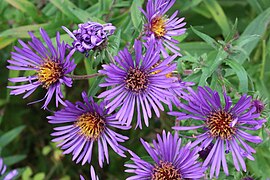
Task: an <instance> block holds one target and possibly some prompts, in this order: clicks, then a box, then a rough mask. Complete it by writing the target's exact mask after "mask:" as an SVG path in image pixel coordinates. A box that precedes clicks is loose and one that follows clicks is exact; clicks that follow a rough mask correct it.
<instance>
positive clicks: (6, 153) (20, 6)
mask: <svg viewBox="0 0 270 180" xmlns="http://www.w3.org/2000/svg"><path fill="white" fill-rule="evenodd" d="M144 5H145V2H144V1H143V0H125V1H123V0H50V1H47V0H0V125H1V128H0V155H1V156H2V157H5V162H6V164H7V165H10V166H11V167H12V168H20V173H21V174H22V179H66V180H68V179H78V178H79V177H78V175H79V174H83V175H84V176H85V177H89V166H88V165H86V166H83V167H82V166H81V165H76V164H75V163H73V162H72V161H71V156H69V155H66V156H63V155H61V151H60V150H59V149H58V148H56V145H55V144H54V143H52V142H51V137H50V133H52V128H53V127H52V126H51V125H49V124H48V123H47V120H46V116H48V115H50V114H51V113H50V112H48V111H43V110H41V109H40V107H41V104H34V105H31V106H27V105H26V104H27V103H28V102H31V101H33V100H34V99H37V98H41V97H42V96H43V95H44V91H42V90H40V91H38V92H36V93H35V94H34V95H32V96H30V98H28V99H26V100H22V98H21V97H20V96H9V90H7V89H6V86H7V85H8V78H9V77H15V76H18V75H19V74H18V72H17V71H9V70H8V69H7V68H6V66H7V61H6V60H7V59H9V58H10V52H12V51H14V49H13V46H14V45H18V43H17V40H18V39H23V40H25V41H26V40H28V39H29V36H28V34H27V32H28V31H34V32H35V34H36V35H37V36H39V33H38V29H39V28H40V27H43V28H44V29H45V30H46V31H47V32H48V33H49V35H50V37H52V39H54V37H55V34H56V31H60V33H61V39H63V40H65V41H67V42H71V41H72V40H71V38H69V36H68V35H67V34H66V33H65V32H64V31H63V30H62V29H61V26H66V27H68V28H69V29H76V28H77V24H78V23H82V22H85V21H87V20H90V19H91V20H93V21H99V22H103V21H106V22H111V23H113V25H115V26H116V27H117V31H116V33H115V35H114V36H112V37H110V42H109V44H110V46H109V48H108V51H107V52H105V53H103V54H95V55H92V56H91V57H90V58H88V59H85V58H84V57H83V56H82V55H80V54H76V55H75V59H76V63H77V64H78V66H77V68H76V70H75V72H74V74H92V73H95V72H97V70H98V69H99V68H100V64H101V63H106V62H108V61H109V58H111V56H114V55H116V53H117V52H118V50H119V49H122V48H123V47H124V46H126V45H130V44H132V43H133V40H134V38H135V37H138V35H139V33H140V31H141V29H142V23H143V22H142V20H143V18H142V15H141V13H140V11H139V10H138V9H137V7H138V6H143V7H144ZM175 10H180V12H181V13H180V16H184V17H186V22H187V25H186V27H187V28H188V30H187V33H186V35H184V36H181V37H179V38H178V39H179V40H181V41H182V42H181V43H180V45H179V46H180V47H181V52H182V54H183V57H182V58H179V59H178V71H179V74H180V76H181V77H182V78H183V79H184V80H185V81H193V82H195V83H196V86H197V85H210V86H211V87H212V88H213V89H216V90H218V91H220V92H221V91H222V88H223V89H226V90H227V91H228V92H229V93H231V95H233V96H234V98H235V99H237V98H238V97H239V94H242V93H248V94H250V95H253V94H254V93H255V92H256V94H259V95H260V96H261V97H263V99H265V98H269V97H270V91H269V89H270V83H269V82H270V68H269V67H270V57H269V55H270V36H269V35H270V31H269V22H270V1H269V0H177V2H176V3H175V5H174V6H173V8H172V9H171V10H170V13H169V14H171V13H172V12H174V11H175ZM93 59H95V60H93ZM100 81H102V79H101V78H96V79H90V80H88V83H85V81H75V82H74V86H73V88H70V89H66V90H65V94H66V98H67V99H68V100H70V101H72V102H75V101H77V100H80V98H81V97H80V94H81V92H82V91H83V90H85V91H88V92H89V94H91V95H96V94H98V93H99V92H100V91H101V89H100V88H98V86H97V84H98V83H99V82H100ZM52 104H53V103H52ZM50 109H51V110H54V107H53V106H51V108H50ZM265 116H266V117H269V116H268V115H267V113H266V114H265ZM173 124H174V119H173V118H172V117H169V116H167V115H166V113H162V115H161V120H159V119H156V118H153V120H152V121H151V123H150V127H149V128H144V129H143V130H142V131H140V130H130V131H128V132H124V134H126V135H128V136H129V137H130V140H129V141H128V142H127V143H126V144H125V146H126V147H128V148H130V149H131V150H133V151H135V152H136V153H137V154H139V155H141V156H146V155H147V154H146V152H145V151H144V150H143V148H142V146H141V145H140V142H139V138H140V137H143V138H144V139H146V140H148V141H150V140H152V139H153V138H155V136H156V135H155V134H156V133H160V132H161V130H162V129H166V130H170V127H171V126H173ZM268 127H269V125H268V124H266V126H265V127H264V128H263V129H262V130H260V131H259V135H260V136H261V137H263V139H264V142H263V143H262V144H260V145H258V146H256V147H255V148H256V150H257V154H256V155H255V159H256V160H255V161H254V162H251V161H248V172H247V173H244V172H240V173H236V172H235V170H233V169H231V170H230V172H231V176H229V177H225V176H224V173H222V174H221V176H220V178H219V179H241V178H243V177H246V176H253V177H254V178H256V179H266V178H270V171H269V169H270V156H269V153H270V146H269V144H270V142H269V134H270V133H269V130H268ZM94 153H95V154H96V152H94ZM94 157H95V158H96V157H97V156H96V155H95V156H94ZM95 158H94V161H93V164H94V166H95V167H96V171H97V172H98V174H99V175H100V177H101V179H124V178H125V177H127V174H125V173H124V167H123V164H124V162H126V161H128V159H122V158H120V157H118V156H117V155H116V154H115V153H113V152H111V153H110V161H111V162H110V165H109V166H105V167H104V169H100V168H98V164H97V163H96V162H95ZM145 158H147V157H145ZM229 163H230V162H229ZM267 169H268V171H267Z"/></svg>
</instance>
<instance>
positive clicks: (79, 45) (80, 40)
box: [62, 21, 116, 53]
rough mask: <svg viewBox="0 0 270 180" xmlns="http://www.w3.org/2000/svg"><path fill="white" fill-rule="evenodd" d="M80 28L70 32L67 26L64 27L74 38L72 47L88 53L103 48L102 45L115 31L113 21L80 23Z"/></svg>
mask: <svg viewBox="0 0 270 180" xmlns="http://www.w3.org/2000/svg"><path fill="white" fill-rule="evenodd" d="M78 27H79V29H77V30H74V31H73V33H72V32H70V30H68V29H67V28H66V27H64V26H62V28H63V29H64V30H65V31H66V32H67V33H68V34H69V35H70V37H71V38H73V40H74V41H73V43H72V46H73V47H71V48H74V49H76V50H77V51H79V52H81V53H88V52H89V51H90V50H92V49H93V50H95V49H98V48H100V49H102V47H101V46H102V45H106V43H107V39H108V36H110V35H112V34H113V33H114V31H115V29H116V28H115V26H113V25H112V24H111V23H107V24H100V23H97V22H90V21H89V22H86V23H84V24H79V25H78Z"/></svg>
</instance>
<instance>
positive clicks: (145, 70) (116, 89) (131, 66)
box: [98, 40, 176, 128]
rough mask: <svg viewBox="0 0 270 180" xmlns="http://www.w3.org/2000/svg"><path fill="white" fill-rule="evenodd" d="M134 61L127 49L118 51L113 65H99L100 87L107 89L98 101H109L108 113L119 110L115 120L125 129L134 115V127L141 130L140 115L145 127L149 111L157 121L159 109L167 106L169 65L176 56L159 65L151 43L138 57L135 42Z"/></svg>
mask: <svg viewBox="0 0 270 180" xmlns="http://www.w3.org/2000/svg"><path fill="white" fill-rule="evenodd" d="M134 49H135V60H133V58H132V55H131V54H130V52H128V49H127V48H125V49H124V50H122V51H120V52H119V54H118V56H115V61H116V63H115V64H113V63H110V64H109V65H103V70H100V71H99V72H100V73H101V74H105V75H106V76H107V78H105V81H106V82H105V83H102V84H100V86H101V87H111V89H109V90H107V91H105V92H103V93H101V94H100V95H99V96H98V97H99V98H103V97H105V100H110V103H108V104H107V106H106V108H109V113H110V112H113V111H114V110H116V109H117V108H118V107H119V110H118V112H117V113H116V118H117V119H119V120H120V121H121V122H122V123H123V124H127V125H128V126H129V125H130V124H131V121H132V118H133V115H134V111H137V125H136V128H137V127H140V128H142V120H141V113H142V115H143V120H144V122H145V124H146V126H148V125H149V122H148V119H149V118H151V117H152V112H151V110H152V109H154V111H155V114H156V115H157V116H158V117H159V116H160V113H159V109H160V110H162V111H163V110H164V108H163V105H162V104H161V102H164V103H166V104H168V99H170V97H171V96H172V94H171V93H170V92H169V91H168V88H170V87H171V86H172V83H173V81H174V78H171V77H167V76H166V74H168V73H171V72H172V71H173V70H174V69H175V68H176V64H175V63H171V62H172V61H173V60H174V58H175V57H176V56H169V57H168V58H166V59H164V60H163V61H161V60H160V49H159V47H155V45H154V43H151V44H150V46H149V47H148V49H147V50H146V53H145V55H142V44H141V42H140V41H137V40H136V41H135V44H134Z"/></svg>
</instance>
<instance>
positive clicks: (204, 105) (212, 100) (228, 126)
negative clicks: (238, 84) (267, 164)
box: [169, 87, 265, 178]
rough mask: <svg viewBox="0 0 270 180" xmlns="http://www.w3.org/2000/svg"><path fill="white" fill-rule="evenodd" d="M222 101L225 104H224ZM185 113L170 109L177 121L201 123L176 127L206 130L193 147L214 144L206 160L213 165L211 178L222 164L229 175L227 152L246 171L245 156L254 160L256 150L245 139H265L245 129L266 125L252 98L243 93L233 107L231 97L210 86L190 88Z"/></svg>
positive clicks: (256, 141) (217, 172) (236, 165)
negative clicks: (253, 154) (190, 120)
mask: <svg viewBox="0 0 270 180" xmlns="http://www.w3.org/2000/svg"><path fill="white" fill-rule="evenodd" d="M222 100H224V102H225V105H224V106H222V103H221V102H222ZM181 108H182V109H184V110H185V111H184V112H170V113H169V114H170V115H173V116H177V120H185V119H193V120H195V121H197V123H198V125H196V126H190V127H184V126H178V127H174V128H173V129H175V130H180V131H183V130H194V129H200V128H201V129H202V130H201V131H202V133H201V134H200V135H198V136H196V138H197V139H196V140H195V141H194V142H193V145H192V146H196V145H198V144H200V147H201V148H202V149H205V148H207V147H208V146H209V145H211V143H214V144H213V145H211V146H212V148H211V150H210V152H209V154H208V155H207V157H206V159H205V160H204V163H203V166H208V165H209V166H210V178H212V177H213V175H214V174H216V177H218V175H219V172H220V168H221V164H222V167H223V170H224V172H225V174H226V175H228V174H229V172H228V167H227V163H226V155H228V154H229V153H231V155H232V157H233V162H234V166H235V168H236V169H237V170H238V171H240V166H239V163H240V165H241V167H242V169H243V170H244V171H246V165H245V162H244V158H248V159H250V160H254V158H253V157H252V153H255V150H254V149H253V148H252V147H251V146H249V145H248V144H247V143H246V142H245V141H249V142H252V143H260V142H262V140H261V138H260V137H259V136H254V135H251V134H249V133H247V132H245V130H250V131H256V130H258V129H259V128H261V127H262V124H263V123H264V122H265V120H264V119H258V118H259V117H260V114H259V113H257V112H256V107H254V106H253V105H252V98H251V97H250V96H247V95H243V96H242V97H241V98H240V99H239V101H238V102H237V103H236V104H235V105H234V106H233V105H232V100H231V98H230V97H229V96H228V95H226V93H223V99H221V97H220V96H219V94H218V92H216V91H213V90H212V89H210V88H209V87H204V88H203V87H198V90H197V92H195V91H193V90H192V89H190V99H189V100H188V104H187V105H186V104H182V105H181Z"/></svg>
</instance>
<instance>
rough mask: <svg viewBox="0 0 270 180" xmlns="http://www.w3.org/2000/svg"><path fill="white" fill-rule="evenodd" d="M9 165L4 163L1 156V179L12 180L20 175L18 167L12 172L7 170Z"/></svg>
mask: <svg viewBox="0 0 270 180" xmlns="http://www.w3.org/2000/svg"><path fill="white" fill-rule="evenodd" d="M6 170H7V166H6V165H5V164H4V162H3V159H2V158H1V157H0V179H3V180H12V179H13V178H15V177H16V176H17V175H18V171H17V170H16V169H14V170H11V171H10V172H6Z"/></svg>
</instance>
